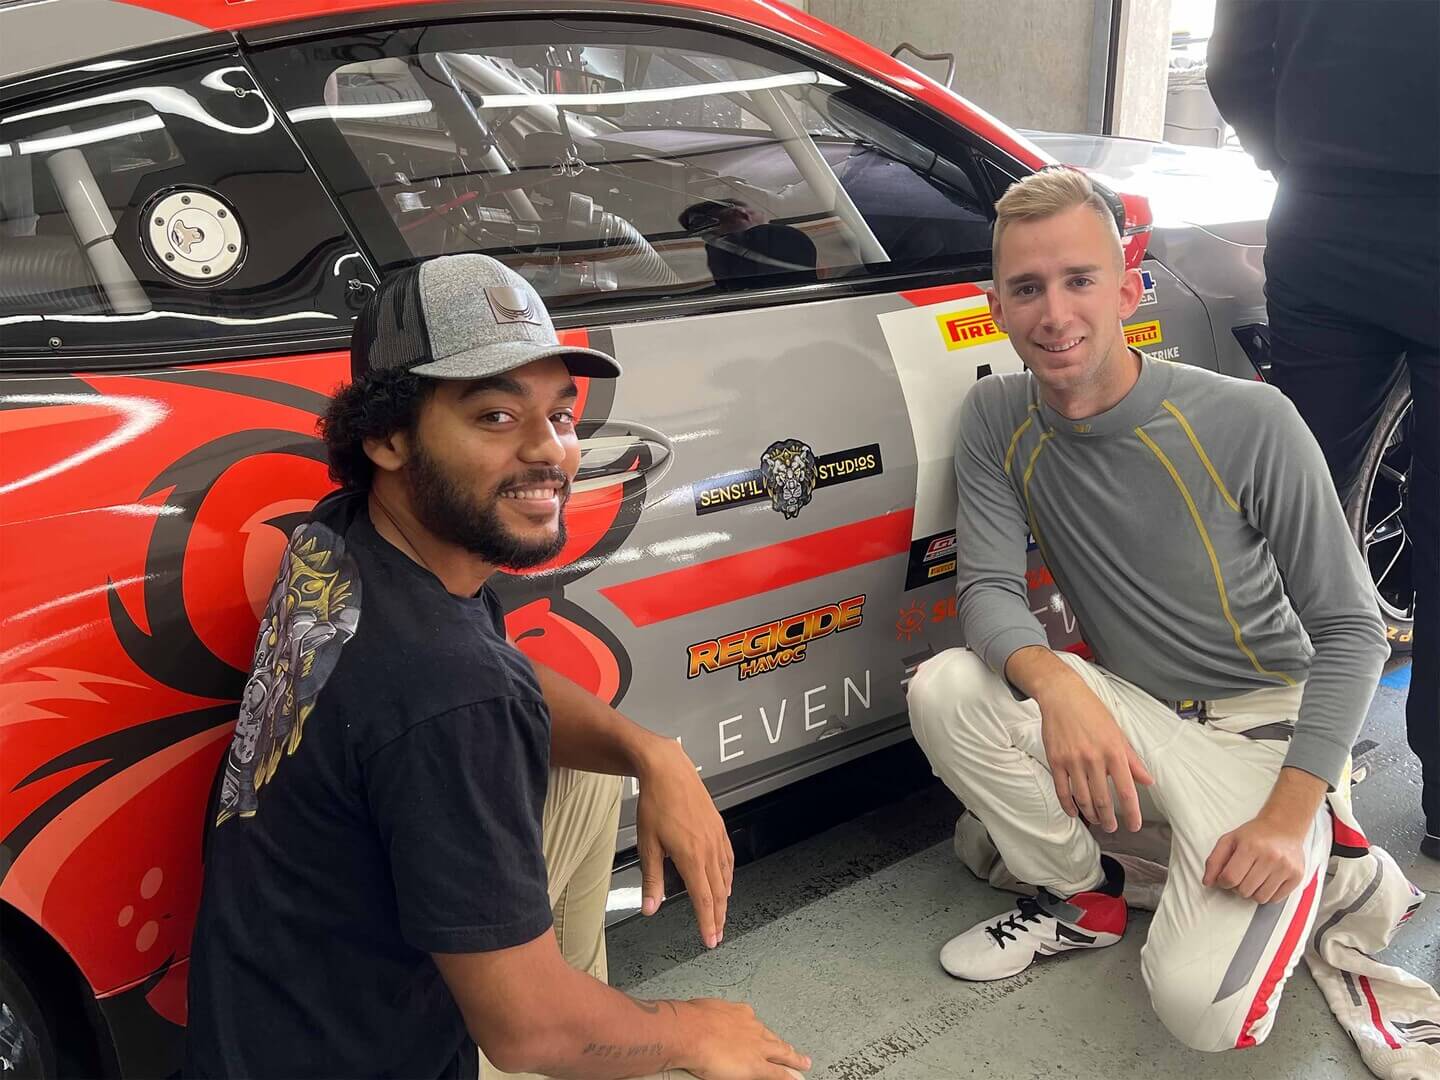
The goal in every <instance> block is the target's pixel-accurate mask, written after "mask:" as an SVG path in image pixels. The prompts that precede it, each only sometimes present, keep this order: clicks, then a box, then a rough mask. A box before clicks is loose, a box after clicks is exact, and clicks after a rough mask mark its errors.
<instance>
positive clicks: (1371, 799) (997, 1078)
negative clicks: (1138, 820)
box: [609, 664, 1440, 1080]
mask: <svg viewBox="0 0 1440 1080" xmlns="http://www.w3.org/2000/svg"><path fill="white" fill-rule="evenodd" d="M1408 677H1409V667H1408V664H1398V665H1392V667H1391V669H1390V671H1389V672H1388V674H1387V676H1386V679H1385V683H1384V684H1382V685H1381V687H1380V689H1379V691H1378V692H1377V694H1376V698H1375V702H1374V704H1373V705H1372V707H1371V711H1370V715H1369V717H1368V718H1367V720H1366V725H1365V729H1364V731H1363V732H1362V734H1361V740H1362V741H1361V743H1360V744H1359V747H1360V749H1361V751H1362V753H1361V754H1360V755H1358V756H1357V760H1356V765H1357V768H1358V767H1361V766H1363V767H1364V769H1365V776H1364V779H1363V780H1362V782H1361V783H1360V784H1359V786H1358V787H1357V788H1356V789H1355V802H1356V807H1357V813H1358V814H1359V817H1360V820H1361V823H1362V824H1363V825H1364V826H1365V829H1366V832H1367V833H1368V834H1369V836H1370V838H1371V840H1372V841H1373V842H1375V843H1377V844H1380V845H1381V846H1382V847H1385V848H1386V849H1387V850H1389V851H1390V852H1391V854H1393V855H1394V856H1395V858H1396V860H1397V861H1398V862H1399V863H1400V865H1401V867H1402V868H1408V871H1409V873H1410V876H1411V879H1412V880H1413V881H1414V882H1415V883H1416V884H1417V885H1418V886H1419V887H1420V888H1422V889H1426V890H1427V891H1432V892H1440V863H1437V862H1431V861H1429V860H1425V859H1419V858H1418V856H1416V855H1415V849H1416V845H1417V844H1418V842H1419V840H1420V833H1421V828H1420V822H1419V810H1418V807H1419V766H1418V764H1417V763H1416V761H1415V760H1414V758H1413V757H1411V755H1410V754H1409V751H1408V750H1407V749H1406V747H1405V738H1404V728H1405V719H1404V705H1403V703H1404V694H1405V690H1404V687H1405V685H1407V684H1408ZM1367 743H1373V745H1370V746H1369V747H1368V748H1367ZM954 818H955V802H954V800H953V798H952V797H951V796H950V794H949V793H948V792H947V791H946V790H945V789H944V788H943V787H941V786H940V785H938V784H930V785H928V786H925V787H923V788H922V789H921V790H918V791H917V792H916V793H914V794H912V795H910V796H908V797H906V798H903V799H901V800H898V801H897V802H895V803H892V804H890V805H888V806H885V807H882V808H881V809H879V810H875V811H872V812H871V813H869V814H866V815H865V816H863V817H860V818H857V819H855V820H853V821H850V822H847V823H846V824H844V825H840V826H837V827H835V828H832V829H830V830H829V831H827V832H824V833H821V834H820V835H818V836H814V837H812V838H811V839H808V840H806V841H803V842H801V843H799V844H796V845H794V846H792V847H789V848H786V849H784V850H783V851H781V852H779V853H778V854H775V855H771V856H769V857H768V858H765V859H761V860H760V861H758V862H756V863H753V864H751V865H749V866H745V867H742V868H740V870H738V871H737V873H736V882H735V896H734V897H733V898H732V906H731V909H730V917H729V921H728V926H727V930H726V933H725V942H724V944H723V945H722V946H721V947H720V948H719V949H717V950H715V951H714V952H712V953H708V954H707V953H706V952H705V950H704V948H703V947H702V946H701V945H700V944H699V941H698V937H697V935H696V932H695V924H694V918H693V914H692V912H691V910H690V906H689V904H688V902H686V901H684V900H677V901H674V902H672V903H670V904H668V905H667V906H666V907H665V908H664V909H663V910H662V911H661V912H660V913H659V914H657V915H655V916H654V917H652V918H650V919H633V920H631V921H630V922H628V923H625V924H623V925H621V926H619V927H617V928H615V929H614V930H612V931H611V933H610V938H609V941H610V971H611V980H612V981H613V982H614V983H615V984H616V985H617V986H619V987H620V988H622V989H624V990H626V991H628V992H630V993H632V994H635V995H638V996H642V997H649V998H662V997H673V998H688V997H699V996H707V995H708V996H721V997H727V998H731V999H734V1000H744V1001H747V1002H749V1003H750V1004H752V1005H754V1007H755V1009H756V1011H757V1012H758V1013H759V1014H760V1015H761V1017H763V1018H764V1019H765V1020H766V1021H768V1022H769V1023H770V1025H771V1026H772V1027H773V1028H775V1029H776V1030H777V1031H778V1032H779V1033H780V1034H781V1035H783V1036H784V1037H785V1038H786V1039H788V1040H790V1041H791V1042H793V1043H795V1044H796V1045H797V1046H799V1047H800V1048H801V1049H802V1050H804V1051H805V1052H807V1053H809V1054H810V1055H811V1056H812V1057H813V1058H814V1061H815V1067H814V1069H813V1071H812V1072H811V1074H810V1075H811V1076H812V1077H820V1078H827V1080H868V1078H875V1080H931V1078H934V1080H940V1078H951V1077H972V1076H973V1077H986V1078H987V1080H1011V1078H1015V1080H1019V1078H1029V1077H1045V1078H1050V1077H1055V1076H1065V1077H1069V1078H1074V1080H1113V1078H1115V1077H1168V1076H1183V1077H1187V1078H1196V1080H1199V1078H1208V1077H1214V1078H1216V1080H1221V1078H1223V1080H1249V1078H1252V1077H1253V1078H1257V1080H1258V1078H1265V1080H1281V1078H1292V1077H1293V1078H1296V1080H1301V1078H1303V1080H1341V1078H1349V1080H1353V1078H1356V1077H1363V1076H1366V1075H1368V1073H1367V1072H1366V1071H1365V1069H1364V1066H1363V1065H1362V1063H1361V1061H1360V1056H1359V1054H1358V1053H1356V1051H1355V1049H1354V1048H1353V1046H1352V1045H1351V1043H1350V1041H1349V1039H1348V1037H1347V1036H1346V1035H1345V1033H1344V1032H1343V1031H1342V1030H1341V1028H1340V1026H1339V1025H1338V1024H1337V1023H1336V1022H1335V1020H1334V1019H1333V1017H1332V1016H1331V1015H1330V1013H1329V1011H1328V1010H1327V1009H1326V1007H1325V1003H1324V1000H1323V999H1322V998H1321V996H1320V992H1319V990H1318V989H1317V988H1316V986H1315V984H1314V982H1313V981H1312V980H1311V978H1310V975H1309V972H1308V971H1306V970H1305V967H1304V964H1303V963H1302V964H1301V966H1300V968H1299V970H1298V971H1297V973H1296V975H1295V976H1294V978H1292V979H1291V981H1290V984H1289V986H1288V987H1287V989H1286V991H1285V998H1284V1002H1283V1005H1282V1008H1281V1012H1280V1017H1279V1020H1278V1022H1277V1024H1276V1028H1275V1030H1274V1032H1273V1033H1272V1035H1271V1037H1270V1039H1269V1040H1268V1041H1267V1042H1266V1043H1265V1044H1264V1045H1263V1046H1261V1047H1258V1048H1256V1049H1254V1050H1249V1051H1246V1052H1244V1053H1241V1054H1224V1055H1214V1056H1211V1055H1205V1054H1199V1053H1195V1052H1193V1051H1190V1050H1187V1049H1186V1048H1184V1047H1183V1046H1181V1045H1180V1044H1179V1043H1177V1042H1175V1041H1174V1040H1173V1039H1172V1038H1171V1037H1170V1035H1169V1033H1168V1032H1167V1031H1166V1030H1165V1029H1164V1028H1163V1027H1162V1026H1161V1025H1160V1023H1159V1021H1158V1020H1156V1019H1155V1018H1154V1016H1153V1015H1152V1014H1151V1012H1150V1009H1149V1003H1148V1000H1147V998H1146V994H1145V987H1144V984H1143V983H1142V982H1141V979H1140V970H1139V952H1140V945H1141V943H1142V942H1143V941H1144V937H1145V931H1146V927H1147V925H1148V922H1149V916H1148V914H1146V913H1143V912H1142V913H1138V917H1134V918H1132V922H1131V929H1130V931H1129V932H1128V933H1127V935H1126V937H1125V940H1123V941H1122V942H1121V943H1120V944H1119V945H1117V946H1115V947H1113V948H1111V949H1106V950H1104V951H1102V952H1099V953H1094V954H1085V953H1082V954H1077V955H1072V956H1068V957H1060V958H1056V959H1052V960H1048V961H1042V962H1041V963H1039V964H1037V965H1035V966H1034V967H1032V968H1031V969H1030V970H1029V971H1027V972H1025V973H1023V974H1022V975H1020V976H1017V977H1016V978H1015V979H1013V980H1010V981H1008V982H1002V983H990V984H967V983H962V982H959V981H957V980H954V979H951V978H950V977H949V976H947V975H946V974H945V973H944V972H943V971H941V969H940V966H939V964H938V962H937V959H936V956H937V952H938V950H939V948H940V946H941V944H942V943H943V942H944V941H945V940H946V939H947V938H948V937H950V936H951V935H952V934H955V933H957V932H959V931H960V930H962V929H964V928H965V927H967V926H969V925H971V924H972V923H974V922H976V921H977V920H979V919H981V918H984V917H985V916H987V915H990V914H992V913H997V912H1000V911H1002V910H1004V909H1005V908H1007V907H1009V906H1010V905H1011V903H1012V901H1013V898H1012V897H1010V896H1008V895H1006V894H1002V893H998V892H995V891H993V890H991V889H990V888H988V887H987V886H985V885H983V884H981V883H980V882H978V881H976V880H975V879H974V878H972V877H971V876H970V874H969V872H968V871H967V870H965V868H964V867H963V866H961V865H960V863H959V861H958V860H957V859H956V857H955V855H954V852H953V851H952V849H951V831H952V829H953V826H954ZM1437 941H1440V897H1437V898H1436V899H1432V900H1431V901H1430V902H1429V903H1427V904H1426V906H1425V907H1424V908H1422V909H1421V911H1420V913H1419V914H1417V915H1416V916H1415V918H1414V919H1413V920H1412V922H1411V924H1410V925H1409V926H1408V927H1407V928H1406V929H1405V930H1404V931H1402V933H1401V934H1400V935H1399V938H1398V940H1397V942H1396V945H1395V946H1394V947H1393V948H1392V949H1391V950H1390V952H1389V953H1388V954H1385V956H1386V958H1389V959H1392V960H1393V962H1396V963H1399V964H1401V965H1402V966H1404V967H1406V968H1408V969H1409V970H1410V971H1412V972H1414V973H1415V974H1417V975H1420V976H1421V977H1423V978H1426V979H1428V980H1430V981H1432V982H1436V981H1440V945H1437Z"/></svg>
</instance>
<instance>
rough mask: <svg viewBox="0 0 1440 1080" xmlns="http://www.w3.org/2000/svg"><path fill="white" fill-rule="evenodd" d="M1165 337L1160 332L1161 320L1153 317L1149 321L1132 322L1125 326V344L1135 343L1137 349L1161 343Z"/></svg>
mask: <svg viewBox="0 0 1440 1080" xmlns="http://www.w3.org/2000/svg"><path fill="white" fill-rule="evenodd" d="M1164 340H1165V338H1164V337H1162V336H1161V334H1160V320H1159V319H1151V320H1150V321H1149V322H1142V323H1132V324H1131V325H1130V326H1127V327H1125V344H1126V345H1133V346H1135V347H1136V348H1137V349H1140V348H1144V347H1145V346H1146V345H1159V344H1160V342H1162V341H1164Z"/></svg>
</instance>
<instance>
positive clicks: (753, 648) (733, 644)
mask: <svg viewBox="0 0 1440 1080" xmlns="http://www.w3.org/2000/svg"><path fill="white" fill-rule="evenodd" d="M864 621H865V596H864V594H863V593H862V594H861V595H859V596H852V597H850V598H849V599H848V600H841V601H840V602H839V603H838V604H825V605H823V606H821V607H817V608H811V609H810V610H809V611H801V612H797V613H796V614H794V615H787V616H786V617H785V618H783V619H776V620H775V621H773V622H767V623H761V624H760V625H759V626H751V627H748V628H747V629H744V630H737V631H735V632H734V633H731V634H722V635H720V636H719V637H716V638H711V639H710V640H709V641H698V642H696V643H695V644H694V645H691V646H690V670H689V674H688V675H687V676H686V678H689V679H694V678H696V677H698V676H700V675H704V674H706V673H708V672H712V671H720V670H721V669H723V668H731V667H733V668H735V669H737V670H736V674H737V676H738V677H739V678H741V679H749V678H751V677H753V676H755V675H765V674H768V673H769V672H772V671H775V670H777V669H779V668H782V667H788V666H789V665H791V664H798V663H801V662H802V661H803V660H804V659H805V653H806V650H807V649H808V648H809V647H810V645H811V643H812V642H815V641H817V640H819V639H820V638H823V637H829V636H830V635H831V634H843V633H844V632H845V631H846V630H853V629H855V627H857V626H859V625H860V624H861V623H863V622H864Z"/></svg>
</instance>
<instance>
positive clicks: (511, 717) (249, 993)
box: [186, 494, 551, 1077]
mask: <svg viewBox="0 0 1440 1080" xmlns="http://www.w3.org/2000/svg"><path fill="white" fill-rule="evenodd" d="M549 747H550V716H549V713H548V712H547V711H546V708H545V703H544V700H543V698H542V697H541V695H540V688H539V684H538V683H537V682H536V680H535V673H534V670H533V669H532V668H531V666H530V663H529V661H528V660H526V659H525V658H524V656H522V655H521V654H520V652H519V651H518V650H516V649H515V648H514V647H513V646H512V645H510V644H508V643H507V642H506V641H505V637H504V628H503V623H502V620H501V611H500V608H499V605H498V603H497V602H496V600H495V598H494V596H493V595H492V594H491V592H490V590H489V589H488V588H486V589H482V590H481V592H480V594H479V595H478V596H476V597H474V598H473V599H465V598H461V597H456V596H453V595H451V594H450V593H448V592H447V591H446V590H445V588H444V586H443V585H442V584H441V583H440V581H439V580H438V579H437V578H436V577H435V576H434V575H432V574H431V573H430V572H429V571H427V570H425V569H424V568H423V567H421V566H419V565H417V564H416V563H415V562H414V561H412V560H411V559H409V558H407V557H406V556H405V555H404V554H403V553H401V552H400V551H399V550H398V549H396V548H395V547H393V546H392V545H391V544H390V543H388V542H387V541H386V540H384V539H383V538H382V537H381V536H380V535H379V534H378V533H377V532H376V531H375V528H374V526H373V525H372V524H371V523H370V518H369V514H368V513H367V511H366V503H365V499H364V497H363V496H355V495H344V494H342V495H336V496H331V497H330V498H327V499H326V500H324V501H323V502H322V503H321V504H320V505H319V506H318V507H316V510H315V514H314V515H313V517H312V518H311V520H310V521H309V523H308V524H306V525H305V526H303V527H302V528H300V529H298V530H296V532H295V533H294V535H293V536H292V537H291V540H290V544H289V547H288V548H287V550H286V553H285V557H284V562H283V564H282V566H281V568H280V573H279V575H278V576H277V578H276V582H275V588H274V590H273V592H272V593H271V596H270V602H269V605H268V607H267V609H266V612H265V616H264V618H263V619H262V620H261V624H260V634H259V638H258V640H257V643H256V647H255V662H254V668H253V670H252V674H251V677H250V681H249V682H248V683H247V684H246V687H245V695H244V699H243V700H242V702H241V709H240V721H239V723H238V724H237V726H236V733H235V739H234V742H233V743H232V744H231V747H230V752H229V755H228V757H227V759H226V762H225V766H224V773H223V777H222V780H221V789H220V801H219V808H218V811H217V813H216V818H215V820H214V821H212V822H210V823H208V824H207V829H208V830H209V833H208V837H207V843H208V851H207V855H206V867H205V885H204V891H203V894H202V898H201V903H200V917H199V921H198V923H197V925H196V929H195V942H194V947H193V949H192V955H191V961H190V1019H189V1024H190V1028H189V1053H188V1058H187V1063H186V1072H187V1073H188V1074H189V1075H192V1076H200V1077H222V1076H225V1077H280V1076H284V1077H300V1076H326V1077H337V1076H345V1077H361V1076H376V1077H379V1076H386V1077H441V1076H455V1075H462V1074H464V1073H465V1072H467V1071H468V1072H473V1069H474V1065H473V1062H474V1057H475V1055H474V1050H473V1046H472V1045H471V1044H470V1043H469V1040H468V1037H467V1035H466V1031H465V1024H464V1022H463V1020H462V1019H461V1016H460V1012H459V1009H458V1007H457V1006H456V1004H455V1002H454V1000H453V998H452V997H451V996H450V993H449V990H448V989H447V988H446V986H445V984H444V982H443V981H442V979H441V978H440V974H439V971H438V970H437V969H436V967H435V964H434V962H433V961H432V960H431V959H430V955H429V954H430V953H432V952H483V951H488V950H492V949H502V948H508V947H510V946H514V945H520V944H523V943H525V942H527V941H531V940H533V939H534V938H535V937H537V936H539V935H540V934H542V933H543V932H544V931H545V930H546V929H548V928H549V926H550V921H551V920H550V907H549V902H548V899H547V897H546V891H545V885H546V881H545V864H544V861H543V858H542V855H541V848H540V817H541V809H542V805H543V803H544V799H545V789H546V784H547V783H548V779H549Z"/></svg>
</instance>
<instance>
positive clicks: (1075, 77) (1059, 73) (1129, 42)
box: [789, 0, 1171, 139]
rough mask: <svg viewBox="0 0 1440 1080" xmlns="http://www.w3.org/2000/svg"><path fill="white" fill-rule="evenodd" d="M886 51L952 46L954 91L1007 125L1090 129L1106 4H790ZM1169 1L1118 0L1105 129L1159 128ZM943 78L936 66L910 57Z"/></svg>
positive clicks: (1149, 135)
mask: <svg viewBox="0 0 1440 1080" xmlns="http://www.w3.org/2000/svg"><path fill="white" fill-rule="evenodd" d="M789 2H790V3H792V4H793V5H794V6H795V7H799V8H802V9H804V10H806V11H809V12H810V13H811V14H812V15H814V16H816V17H817V18H821V19H824V20H825V21H826V22H829V23H833V24H834V25H836V26H838V27H840V29H842V30H845V31H848V32H849V33H851V34H854V35H855V36H856V37H859V38H863V39H864V40H866V41H868V42H870V43H871V44H872V45H878V46H879V47H880V48H882V49H884V50H885V51H886V52H889V51H890V50H891V49H893V48H894V47H895V46H896V45H898V44H899V43H900V42H902V41H909V42H912V43H913V44H915V45H916V46H917V47H919V48H921V49H924V50H925V51H926V52H953V53H954V54H955V58H956V61H957V67H956V75H955V89H956V90H957V91H959V92H960V93H961V94H963V95H964V96H965V97H967V98H969V99H970V100H971V101H973V102H974V103H975V104H976V105H979V106H980V107H981V108H982V109H985V110H986V111H987V112H990V113H993V114H995V116H997V117H999V118H1000V119H1001V120H1003V121H1004V122H1005V123H1007V124H1009V125H1010V126H1012V127H1020V128H1039V129H1041V130H1050V131H1099V130H1101V118H1102V117H1103V115H1104V108H1105V87H1104V85H1096V86H1092V85H1091V80H1092V75H1093V77H1094V78H1096V79H1100V80H1103V78H1104V75H1103V72H1104V58H1105V56H1106V55H1107V53H1108V50H1109V27H1108V26H1101V27H1100V28H1099V34H1100V40H1098V41H1097V40H1095V35H1096V25H1097V12H1098V13H1099V15H1098V18H1099V19H1100V21H1101V22H1103V21H1104V20H1106V19H1108V18H1109V9H1110V4H1109V3H1108V0H789ZM1170 2H1171V0H1120V3H1119V4H1118V5H1115V9H1116V12H1117V15H1118V20H1119V21H1118V27H1117V31H1118V36H1119V40H1118V45H1119V48H1118V54H1119V63H1118V65H1117V70H1116V73H1115V80H1114V83H1115V85H1114V87H1113V91H1112V104H1111V113H1112V118H1111V126H1110V131H1111V132H1112V133H1113V134H1116V135H1129V136H1134V137H1137V138H1142V139H1158V138H1160V137H1161V134H1162V132H1163V129H1164V116H1165V80H1166V60H1167V55H1168V50H1169V47H1170ZM912 62H915V63H917V64H918V65H919V66H921V67H923V69H924V70H925V71H926V72H927V73H928V74H931V75H934V76H935V77H937V78H943V76H944V71H945V69H944V67H943V65H940V64H924V63H923V62H919V61H913V58H912Z"/></svg>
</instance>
